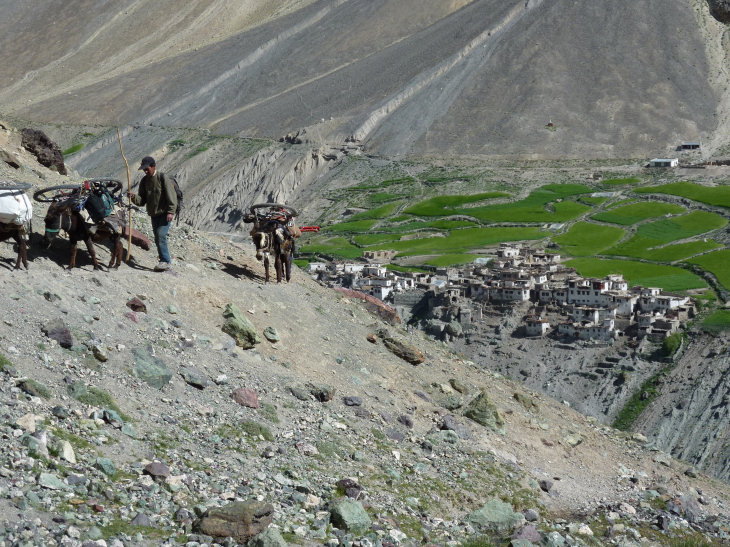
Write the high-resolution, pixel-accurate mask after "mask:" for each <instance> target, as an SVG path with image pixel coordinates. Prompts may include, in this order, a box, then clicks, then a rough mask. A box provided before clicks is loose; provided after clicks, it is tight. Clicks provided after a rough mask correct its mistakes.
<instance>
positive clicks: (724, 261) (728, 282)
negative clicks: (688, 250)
mask: <svg viewBox="0 0 730 547" xmlns="http://www.w3.org/2000/svg"><path fill="white" fill-rule="evenodd" d="M687 262H689V263H690V264H697V265H698V266H699V267H700V268H702V269H703V270H706V271H708V272H710V273H712V274H713V275H714V276H715V277H716V278H717V281H718V282H719V283H720V284H721V285H722V286H723V287H725V288H726V289H730V267H728V266H729V265H730V250H727V249H726V250H723V251H715V252H714V253H708V254H706V255H702V256H698V257H696V258H692V259H691V260H688V261H687Z"/></svg>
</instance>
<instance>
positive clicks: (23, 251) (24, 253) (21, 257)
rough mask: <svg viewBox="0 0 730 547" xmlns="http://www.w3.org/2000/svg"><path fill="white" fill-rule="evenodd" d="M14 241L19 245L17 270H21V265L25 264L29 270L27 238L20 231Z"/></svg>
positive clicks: (15, 234)
mask: <svg viewBox="0 0 730 547" xmlns="http://www.w3.org/2000/svg"><path fill="white" fill-rule="evenodd" d="M13 239H15V241H16V242H17V243H18V260H17V261H16V262H15V269H16V270H19V269H20V263H21V262H23V266H25V269H26V270H27V269H28V245H26V243H25V238H24V237H23V234H21V233H20V230H18V231H17V232H15V233H14V234H13Z"/></svg>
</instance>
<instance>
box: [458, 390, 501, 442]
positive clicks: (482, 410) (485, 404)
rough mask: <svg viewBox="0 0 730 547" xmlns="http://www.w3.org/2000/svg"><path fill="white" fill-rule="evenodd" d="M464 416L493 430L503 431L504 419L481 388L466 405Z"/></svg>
mask: <svg viewBox="0 0 730 547" xmlns="http://www.w3.org/2000/svg"><path fill="white" fill-rule="evenodd" d="M464 416H466V417H467V418H470V419H472V420H474V421H475V422H476V423H478V424H480V425H483V426H484V427H488V428H490V429H492V430H494V431H499V432H503V431H504V420H503V419H502V416H501V415H500V414H499V410H497V406H496V405H495V404H494V403H493V402H492V401H491V400H490V399H489V396H488V395H487V392H486V391H485V390H481V391H480V392H479V395H477V396H476V397H475V398H474V399H473V400H472V401H471V402H470V403H469V404H468V405H467V407H466V410H464Z"/></svg>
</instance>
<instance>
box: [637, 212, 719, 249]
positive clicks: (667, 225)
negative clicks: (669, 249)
mask: <svg viewBox="0 0 730 547" xmlns="http://www.w3.org/2000/svg"><path fill="white" fill-rule="evenodd" d="M726 224H727V220H726V219H725V218H723V217H721V216H720V215H716V214H715V213H708V212H706V211H693V212H691V213H689V214H687V215H682V216H679V217H673V218H665V219H662V220H657V221H655V222H649V223H648V224H642V225H641V226H639V229H638V230H637V231H636V233H637V234H638V235H640V236H644V237H650V238H653V239H656V240H657V241H662V242H664V243H669V242H671V241H677V240H678V239H685V238H689V237H694V236H696V235H700V234H704V233H706V232H709V231H711V230H717V229H719V228H722V227H723V226H725V225H726Z"/></svg>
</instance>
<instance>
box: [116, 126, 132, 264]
mask: <svg viewBox="0 0 730 547" xmlns="http://www.w3.org/2000/svg"><path fill="white" fill-rule="evenodd" d="M117 139H119V151H120V152H121V153H122V159H123V160H124V165H126V166H127V191H128V192H131V191H132V179H131V178H130V176H129V162H128V161H127V156H125V155H124V147H123V146H122V136H121V135H120V133H119V128H118V127H117ZM131 252H132V208H131V207H130V208H129V241H128V242H127V259H126V260H125V262H129V256H130V253H131Z"/></svg>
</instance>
